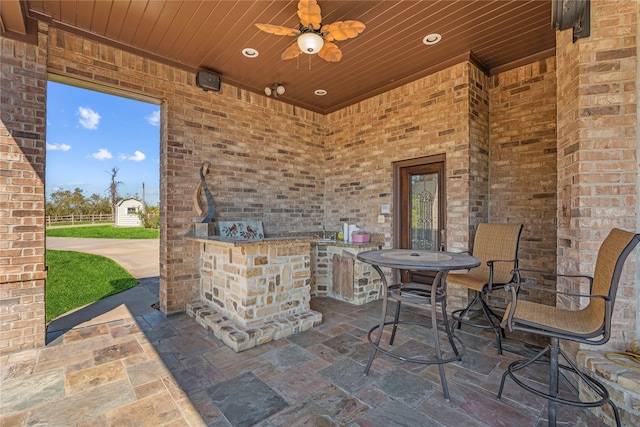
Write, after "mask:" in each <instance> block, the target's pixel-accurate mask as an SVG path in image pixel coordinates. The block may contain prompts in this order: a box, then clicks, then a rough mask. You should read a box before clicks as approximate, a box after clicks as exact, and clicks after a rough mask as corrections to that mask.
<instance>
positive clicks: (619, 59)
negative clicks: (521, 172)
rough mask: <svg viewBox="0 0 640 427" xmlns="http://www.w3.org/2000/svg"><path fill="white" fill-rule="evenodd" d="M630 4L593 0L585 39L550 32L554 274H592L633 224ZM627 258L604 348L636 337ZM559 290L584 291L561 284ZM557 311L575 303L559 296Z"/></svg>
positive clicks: (633, 284) (639, 10)
mask: <svg viewBox="0 0 640 427" xmlns="http://www.w3.org/2000/svg"><path fill="white" fill-rule="evenodd" d="M639 14H640V2H637V1H634V0H620V1H608V0H593V1H592V2H591V36H590V37H588V38H586V39H581V40H578V41H577V42H576V43H573V40H572V34H571V30H567V31H560V32H558V33H557V36H556V42H557V48H556V49H557V52H556V57H557V64H558V67H557V69H558V72H557V80H558V159H557V161H558V272H559V273H582V274H589V275H591V274H593V270H594V265H595V259H596V254H597V251H598V249H599V247H600V244H601V243H602V241H603V240H604V238H605V237H606V235H607V234H608V233H609V230H610V229H611V228H613V227H619V228H623V229H626V230H636V229H637V227H638V183H637V182H638V171H639V169H638V148H639V147H640V144H639V141H638V132H637V126H638V111H637V110H638V109H637V103H638V101H637V100H638V78H639V76H638V56H637V43H638V15H639ZM636 259H637V255H635V254H632V255H631V256H630V258H629V259H628V261H627V268H626V270H625V272H626V273H625V274H624V275H623V277H622V280H621V282H620V287H619V289H618V295H617V300H616V305H615V311H614V315H613V334H612V338H611V341H610V343H609V344H608V346H609V347H611V348H617V349H622V348H628V345H629V344H628V343H629V342H630V341H631V340H632V339H634V338H637V337H638V333H639V329H638V299H639V297H638V293H639V289H640V285H639V284H638V281H637V280H636V277H635V276H634V274H633V270H634V269H635V264H636ZM558 289H559V290H560V291H569V292H575V291H583V292H586V291H588V288H587V287H586V286H584V287H582V289H577V288H576V287H572V285H570V284H567V283H560V284H559V285H558ZM557 304H558V306H565V307H572V308H575V307H573V306H574V305H575V303H573V302H571V301H569V300H567V299H564V298H559V299H558V301H557Z"/></svg>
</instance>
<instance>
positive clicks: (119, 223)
mask: <svg viewBox="0 0 640 427" xmlns="http://www.w3.org/2000/svg"><path fill="white" fill-rule="evenodd" d="M142 207H143V206H142V202H141V201H139V200H136V199H124V200H120V201H119V202H118V203H116V227H140V226H141V225H142V221H140V217H139V216H138V212H142Z"/></svg>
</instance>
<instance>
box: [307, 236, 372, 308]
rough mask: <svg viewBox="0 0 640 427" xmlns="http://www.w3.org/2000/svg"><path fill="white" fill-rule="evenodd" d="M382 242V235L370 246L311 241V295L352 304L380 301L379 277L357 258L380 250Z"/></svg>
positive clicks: (369, 244)
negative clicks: (364, 253) (363, 253)
mask: <svg viewBox="0 0 640 427" xmlns="http://www.w3.org/2000/svg"><path fill="white" fill-rule="evenodd" d="M376 237H378V236H376ZM382 239H383V236H380V239H375V240H373V239H372V241H371V242H369V243H347V242H341V241H337V242H331V241H329V242H327V241H318V240H317V239H316V241H312V242H311V249H312V250H311V296H312V297H330V298H334V299H337V300H340V301H344V302H348V303H349V304H353V305H363V304H366V303H368V302H371V301H375V300H377V299H379V298H380V297H381V296H382V294H381V289H380V288H381V287H382V281H381V280H380V276H379V275H378V273H377V272H376V271H375V269H374V268H373V267H372V266H371V265H369V264H366V263H363V262H361V261H358V260H357V256H358V254H359V253H361V252H365V251H371V250H376V249H380V248H381V247H382V243H381V240H382Z"/></svg>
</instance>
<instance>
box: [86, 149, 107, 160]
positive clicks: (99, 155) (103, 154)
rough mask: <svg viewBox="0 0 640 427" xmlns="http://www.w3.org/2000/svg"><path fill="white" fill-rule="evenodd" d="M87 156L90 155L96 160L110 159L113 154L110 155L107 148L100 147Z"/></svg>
mask: <svg viewBox="0 0 640 427" xmlns="http://www.w3.org/2000/svg"><path fill="white" fill-rule="evenodd" d="M89 157H92V158H94V159H96V160H107V159H111V158H112V157H113V156H112V155H111V153H110V152H109V150H107V149H106V148H101V149H99V150H98V152H97V153H93V154H91V155H90V156H89Z"/></svg>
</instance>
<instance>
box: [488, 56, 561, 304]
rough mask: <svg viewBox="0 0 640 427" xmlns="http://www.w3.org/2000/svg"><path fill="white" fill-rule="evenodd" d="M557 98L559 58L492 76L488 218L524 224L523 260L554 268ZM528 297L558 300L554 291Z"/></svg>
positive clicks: (498, 297) (498, 299) (498, 296)
mask: <svg viewBox="0 0 640 427" xmlns="http://www.w3.org/2000/svg"><path fill="white" fill-rule="evenodd" d="M556 102H557V97H556V69H555V58H547V59H544V60H541V61H538V62H534V63H532V64H528V65H526V66H522V67H518V68H515V69H513V70H510V71H506V72H503V73H501V74H498V75H496V76H493V77H492V79H491V102H490V105H491V122H490V132H491V148H490V150H489V151H490V161H489V169H490V171H491V183H490V188H491V194H490V201H489V206H490V212H491V214H490V215H489V219H490V221H491V222H509V223H521V224H524V228H523V230H522V235H521V237H520V251H519V258H520V266H521V267H523V268H528V269H536V270H542V271H549V272H555V270H556V245H555V242H556V209H557V207H556V192H557V190H556V187H557V182H556V181H557V179H556ZM538 280H540V282H539V284H540V285H548V286H554V287H555V283H547V282H545V281H543V278H542V277H541V276H538ZM522 292H523V294H524V293H526V292H527V291H525V290H523V291H522ZM505 299H506V300H509V299H510V297H509V296H508V295H507V294H506V293H505V292H496V293H494V294H493V295H492V296H491V298H490V300H491V303H492V305H496V306H504V305H505ZM529 299H530V300H533V301H540V302H543V303H547V304H550V305H555V296H554V295H553V294H549V293H540V292H537V293H535V292H534V293H533V294H532V295H529Z"/></svg>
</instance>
